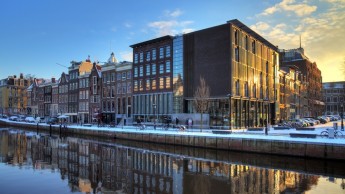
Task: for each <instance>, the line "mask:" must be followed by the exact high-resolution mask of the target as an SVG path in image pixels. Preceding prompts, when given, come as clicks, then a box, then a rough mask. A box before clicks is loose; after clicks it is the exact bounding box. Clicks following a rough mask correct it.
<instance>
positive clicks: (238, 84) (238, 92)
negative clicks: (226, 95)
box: [235, 80, 240, 96]
mask: <svg viewBox="0 0 345 194" xmlns="http://www.w3.org/2000/svg"><path fill="white" fill-rule="evenodd" d="M235 86H236V95H237V96H239V95H240V81H239V80H237V81H236V83H235Z"/></svg>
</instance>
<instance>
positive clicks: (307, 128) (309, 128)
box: [296, 127, 315, 131]
mask: <svg viewBox="0 0 345 194" xmlns="http://www.w3.org/2000/svg"><path fill="white" fill-rule="evenodd" d="M296 131H315V127H297V128H296Z"/></svg>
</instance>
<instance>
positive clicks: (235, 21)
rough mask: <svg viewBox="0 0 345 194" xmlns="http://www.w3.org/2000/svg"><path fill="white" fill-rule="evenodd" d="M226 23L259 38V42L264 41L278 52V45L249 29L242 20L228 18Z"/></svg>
mask: <svg viewBox="0 0 345 194" xmlns="http://www.w3.org/2000/svg"><path fill="white" fill-rule="evenodd" d="M227 23H229V24H232V25H235V26H237V27H238V28H240V29H241V30H243V31H245V32H246V33H248V34H249V35H250V36H252V37H254V38H255V39H257V40H259V41H260V42H262V43H264V44H265V45H267V46H268V47H270V48H271V49H273V50H275V51H276V52H278V47H277V46H274V45H273V44H272V43H270V42H269V41H268V40H266V39H264V38H263V37H262V36H260V35H259V34H258V33H256V32H255V31H253V30H252V29H250V28H249V27H248V26H246V25H244V24H243V23H242V22H240V21H239V20H237V19H233V20H229V21H228V22H227Z"/></svg>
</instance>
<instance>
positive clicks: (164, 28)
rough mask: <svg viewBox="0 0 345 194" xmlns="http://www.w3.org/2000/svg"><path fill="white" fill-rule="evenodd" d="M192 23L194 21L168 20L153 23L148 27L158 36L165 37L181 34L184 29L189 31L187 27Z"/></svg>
mask: <svg viewBox="0 0 345 194" xmlns="http://www.w3.org/2000/svg"><path fill="white" fill-rule="evenodd" d="M192 23H193V21H177V20H166V21H156V22H151V23H149V24H148V26H149V27H151V28H152V29H153V30H154V31H156V35H157V36H165V35H175V34H178V33H181V32H183V29H188V28H186V27H187V26H188V25H190V24H192ZM179 29H180V30H179Z"/></svg>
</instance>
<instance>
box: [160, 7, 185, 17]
mask: <svg viewBox="0 0 345 194" xmlns="http://www.w3.org/2000/svg"><path fill="white" fill-rule="evenodd" d="M164 13H165V14H164V15H165V16H167V17H173V18H176V17H179V16H180V15H182V14H183V12H182V11H181V10H180V9H176V10H175V11H169V10H166V11H164Z"/></svg>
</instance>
